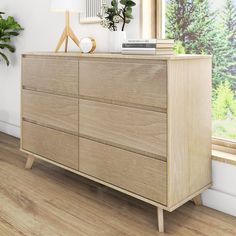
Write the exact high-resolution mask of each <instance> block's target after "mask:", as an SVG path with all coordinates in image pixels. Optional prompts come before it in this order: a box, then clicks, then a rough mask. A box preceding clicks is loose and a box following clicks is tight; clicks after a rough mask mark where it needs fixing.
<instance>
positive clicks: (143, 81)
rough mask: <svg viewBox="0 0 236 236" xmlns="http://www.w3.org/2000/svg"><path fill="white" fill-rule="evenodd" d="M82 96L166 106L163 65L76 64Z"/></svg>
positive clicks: (165, 84)
mask: <svg viewBox="0 0 236 236" xmlns="http://www.w3.org/2000/svg"><path fill="white" fill-rule="evenodd" d="M79 68H80V71H79V78H80V87H79V94H80V95H83V96H89V97H95V98H100V99H108V100H112V101H118V102H123V103H125V102H126V103H132V104H140V105H145V106H152V107H159V108H166V107H167V102H166V101H167V98H166V97H167V72H166V71H167V66H166V62H156V64H150V63H145V64H144V63H129V62H125V63H122V62H108V61H107V62H99V61H92V60H89V61H82V60H81V61H80V62H79Z"/></svg>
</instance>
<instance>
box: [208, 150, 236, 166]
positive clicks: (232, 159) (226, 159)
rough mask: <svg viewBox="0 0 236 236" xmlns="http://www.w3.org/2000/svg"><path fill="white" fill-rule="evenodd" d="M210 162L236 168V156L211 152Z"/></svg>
mask: <svg viewBox="0 0 236 236" xmlns="http://www.w3.org/2000/svg"><path fill="white" fill-rule="evenodd" d="M212 160H214V161H219V162H223V163H226V164H230V165H235V166H236V155H234V154H230V153H226V152H222V151H216V150H212Z"/></svg>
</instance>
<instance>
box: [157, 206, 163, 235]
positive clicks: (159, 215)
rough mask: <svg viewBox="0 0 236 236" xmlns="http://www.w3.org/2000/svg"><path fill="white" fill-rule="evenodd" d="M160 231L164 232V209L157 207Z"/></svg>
mask: <svg viewBox="0 0 236 236" xmlns="http://www.w3.org/2000/svg"><path fill="white" fill-rule="evenodd" d="M157 220H158V231H159V232H160V233H164V215H163V209H161V208H157Z"/></svg>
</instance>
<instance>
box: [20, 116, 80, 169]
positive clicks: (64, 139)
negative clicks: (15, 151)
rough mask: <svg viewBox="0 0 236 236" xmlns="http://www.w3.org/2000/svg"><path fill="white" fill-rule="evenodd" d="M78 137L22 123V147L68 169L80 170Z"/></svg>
mask: <svg viewBox="0 0 236 236" xmlns="http://www.w3.org/2000/svg"><path fill="white" fill-rule="evenodd" d="M78 142H79V140H78V137H77V136H74V135H70V134H66V133H64V132H60V131H56V130H53V129H49V128H45V127H42V126H39V125H36V124H32V123H28V122H25V121H23V122H22V147H23V149H24V150H27V151H30V152H32V153H34V154H37V155H40V156H42V157H45V158H47V159H50V160H52V161H55V162H57V163H60V164H62V165H65V166H67V167H70V168H73V169H76V170H77V169H78Z"/></svg>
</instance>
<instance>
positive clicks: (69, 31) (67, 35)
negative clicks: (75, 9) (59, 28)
mask: <svg viewBox="0 0 236 236" xmlns="http://www.w3.org/2000/svg"><path fill="white" fill-rule="evenodd" d="M65 15H66V26H65V29H64V31H63V33H62V35H61V37H60V40H59V42H58V44H57V47H56V50H55V52H58V51H59V50H60V48H61V46H62V44H63V43H64V42H65V52H67V51H68V40H69V38H71V39H72V40H73V41H74V43H75V44H76V45H77V46H78V47H80V45H79V44H80V42H79V39H78V38H77V37H76V35H75V33H74V32H73V31H72V29H71V27H70V13H69V11H66V13H65Z"/></svg>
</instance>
